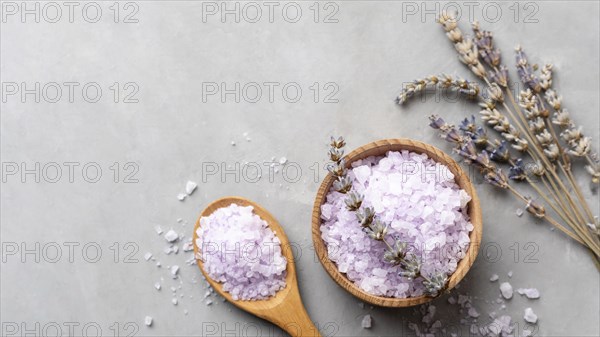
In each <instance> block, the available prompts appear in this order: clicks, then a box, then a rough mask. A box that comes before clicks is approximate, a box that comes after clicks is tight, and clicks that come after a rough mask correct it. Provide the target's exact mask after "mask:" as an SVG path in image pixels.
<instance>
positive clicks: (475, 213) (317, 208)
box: [312, 138, 482, 307]
mask: <svg viewBox="0 0 600 337" xmlns="http://www.w3.org/2000/svg"><path fill="white" fill-rule="evenodd" d="M401 150H408V151H411V152H415V153H425V154H427V155H428V156H429V158H431V159H433V160H435V161H436V162H439V163H442V164H444V165H446V166H447V167H448V168H449V169H450V171H451V172H452V173H453V174H454V177H455V180H456V183H457V184H458V185H459V186H460V187H461V188H462V189H464V190H465V191H466V192H467V193H468V194H469V195H470V196H471V201H470V202H469V204H468V205H467V207H468V210H467V212H468V214H469V217H470V220H471V223H472V224H473V226H474V229H473V231H471V233H470V235H469V237H470V239H471V242H470V244H469V247H468V249H467V252H466V255H465V257H464V258H463V259H462V260H460V261H459V263H458V266H457V268H456V271H454V273H453V274H452V275H451V276H450V277H449V279H448V284H447V290H450V289H452V288H454V287H455V286H456V285H457V284H458V283H459V282H460V280H462V278H463V277H464V276H465V274H466V273H467V272H468V271H469V269H470V268H471V266H472V265H473V262H474V261H475V258H476V257H477V253H478V250H479V246H480V243H481V232H482V221H481V206H480V205H479V198H478V197H477V193H476V192H475V188H474V187H473V184H472V183H471V180H470V179H469V177H468V175H467V174H466V173H465V172H464V171H463V170H462V169H461V168H460V166H459V165H458V164H457V163H456V162H455V161H454V160H453V159H452V158H451V157H450V156H449V155H447V154H446V153H444V152H442V151H441V150H439V149H437V148H435V147H433V146H431V145H428V144H425V143H422V142H419V141H416V140H412V139H404V138H402V139H385V140H379V141H376V142H373V143H369V144H367V145H364V146H361V147H359V148H358V149H356V150H354V151H352V152H350V153H349V154H348V155H347V156H346V157H345V159H346V166H347V167H348V168H349V167H350V164H351V163H352V162H354V161H356V160H359V159H364V158H367V157H371V156H384V155H385V154H386V153H387V152H388V151H401ZM333 181H334V177H333V175H332V174H328V175H327V176H326V177H325V179H324V180H323V182H322V183H321V187H320V188H319V191H318V192H317V197H316V199H315V204H314V207H313V215H312V237H313V243H314V245H315V251H316V253H317V256H318V257H319V260H320V261H321V264H322V265H323V267H324V268H325V270H326V271H327V273H329V276H331V277H332V278H333V280H334V281H335V282H337V284H339V285H340V286H341V287H342V288H344V289H346V291H348V292H350V293H351V294H352V295H354V296H356V297H358V298H359V299H361V300H363V301H365V302H367V303H371V304H373V305H378V306H383V307H408V306H414V305H418V304H422V303H426V302H429V301H431V300H432V299H433V298H432V297H427V296H424V295H423V296H419V297H410V298H393V297H383V296H375V295H372V294H369V293H367V292H365V291H363V290H362V289H360V288H359V287H358V286H357V285H355V284H354V282H352V281H350V280H349V279H348V278H347V277H346V275H345V274H343V273H341V272H340V271H339V270H338V268H337V266H336V264H335V263H334V262H333V261H331V260H330V259H329V257H328V254H327V247H326V246H325V242H323V239H322V238H321V205H322V204H323V203H324V202H325V200H326V197H327V194H328V193H329V190H330V189H331V185H332V184H333Z"/></svg>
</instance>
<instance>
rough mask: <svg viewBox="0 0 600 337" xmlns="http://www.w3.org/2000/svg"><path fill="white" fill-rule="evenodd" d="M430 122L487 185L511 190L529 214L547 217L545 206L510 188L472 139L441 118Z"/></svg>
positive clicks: (506, 180) (432, 118) (431, 118)
mask: <svg viewBox="0 0 600 337" xmlns="http://www.w3.org/2000/svg"><path fill="white" fill-rule="evenodd" d="M430 120H431V121H432V123H431V124H430V126H431V127H432V128H434V129H438V130H440V133H441V136H442V138H444V139H446V141H448V142H450V143H453V144H454V151H455V152H456V153H457V154H458V155H460V156H461V157H462V158H463V159H465V162H466V163H467V164H470V165H474V166H475V167H477V168H478V169H479V170H480V172H481V174H482V175H483V178H484V180H485V181H486V182H487V183H489V184H491V185H493V186H496V187H500V188H503V189H509V190H510V191H511V192H513V193H514V194H515V195H517V196H518V197H519V198H520V199H522V200H523V201H525V203H526V206H525V208H526V210H527V211H528V212H529V213H531V214H533V215H535V216H536V217H539V218H544V217H546V211H545V208H544V206H543V205H541V204H540V203H539V202H537V201H534V200H533V199H532V198H529V197H523V196H522V195H521V194H520V193H518V192H517V191H516V190H514V189H513V188H512V187H510V184H509V181H508V178H507V177H506V175H505V174H504V172H503V171H502V169H500V168H498V167H497V166H496V165H494V164H493V163H492V162H491V161H490V157H489V155H488V153H487V151H485V150H482V151H478V150H477V149H476V147H475V144H474V142H473V141H472V140H471V139H470V137H468V136H467V135H464V134H461V133H460V132H459V131H458V130H457V129H456V128H455V127H453V126H452V125H450V124H447V123H445V122H444V120H443V119H442V118H441V117H439V116H437V115H432V116H431V117H430ZM450 135H451V136H450ZM521 169H522V168H521Z"/></svg>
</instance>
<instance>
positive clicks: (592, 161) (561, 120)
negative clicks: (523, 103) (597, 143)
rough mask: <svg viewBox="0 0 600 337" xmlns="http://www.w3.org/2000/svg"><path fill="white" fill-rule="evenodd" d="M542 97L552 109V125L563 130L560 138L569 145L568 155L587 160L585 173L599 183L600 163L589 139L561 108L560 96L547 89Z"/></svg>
mask: <svg viewBox="0 0 600 337" xmlns="http://www.w3.org/2000/svg"><path fill="white" fill-rule="evenodd" d="M544 97H545V99H546V102H548V104H549V105H550V106H552V108H553V109H554V118H553V119H552V123H553V124H554V125H557V126H559V127H560V128H561V129H562V130H563V131H562V132H561V134H560V136H561V138H562V139H563V140H564V141H565V142H566V143H567V144H568V145H569V148H570V149H569V151H568V153H569V154H570V155H572V156H576V157H586V159H587V160H588V165H586V167H585V169H586V171H587V172H588V173H589V174H590V175H591V176H592V182H593V183H596V184H597V183H600V162H599V161H598V156H597V154H595V153H591V148H590V146H589V145H590V143H591V141H590V139H589V138H588V137H585V136H584V134H583V132H582V130H581V129H582V128H581V127H580V126H579V127H578V126H576V125H575V123H574V122H573V121H572V120H571V116H570V114H569V112H568V111H567V110H566V109H564V108H563V107H562V96H559V95H558V94H557V93H556V91H554V90H553V89H548V90H546V92H545V94H544Z"/></svg>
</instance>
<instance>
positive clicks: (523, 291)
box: [517, 288, 540, 299]
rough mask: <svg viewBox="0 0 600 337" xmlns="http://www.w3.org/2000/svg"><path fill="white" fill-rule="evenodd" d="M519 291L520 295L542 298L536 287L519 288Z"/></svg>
mask: <svg viewBox="0 0 600 337" xmlns="http://www.w3.org/2000/svg"><path fill="white" fill-rule="evenodd" d="M517 292H518V293H519V295H525V296H526V297H527V298H529V299H537V298H540V292H539V291H538V290H537V289H536V288H519V289H517Z"/></svg>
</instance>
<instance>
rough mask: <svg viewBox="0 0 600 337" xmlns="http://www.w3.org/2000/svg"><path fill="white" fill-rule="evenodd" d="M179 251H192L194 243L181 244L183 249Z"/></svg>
mask: <svg viewBox="0 0 600 337" xmlns="http://www.w3.org/2000/svg"><path fill="white" fill-rule="evenodd" d="M181 249H183V251H184V252H191V251H192V250H194V243H193V242H192V241H188V242H186V243H184V244H183V247H182V248H181Z"/></svg>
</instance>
